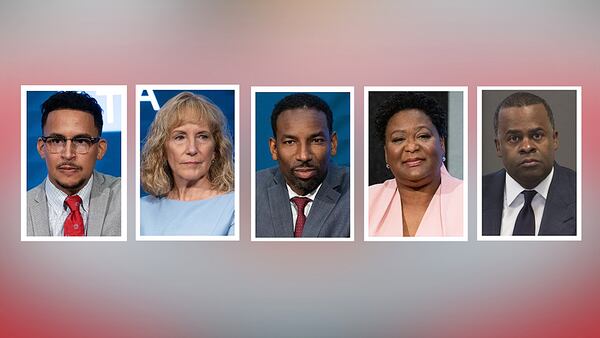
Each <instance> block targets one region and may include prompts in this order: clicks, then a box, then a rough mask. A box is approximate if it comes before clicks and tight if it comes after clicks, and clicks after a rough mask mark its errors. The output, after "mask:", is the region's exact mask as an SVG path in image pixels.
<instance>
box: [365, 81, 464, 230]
mask: <svg viewBox="0 0 600 338" xmlns="http://www.w3.org/2000/svg"><path fill="white" fill-rule="evenodd" d="M376 114H377V115H376V117H375V128H376V131H377V134H378V137H379V139H380V140H381V142H382V143H383V144H384V153H385V161H386V167H387V168H388V169H389V170H390V171H391V172H392V174H393V175H394V178H393V179H390V180H387V181H385V182H383V183H382V184H376V185H373V186H370V187H369V235H370V236H405V237H407V236H410V237H414V236H462V235H463V183H462V181H461V180H459V179H457V178H454V177H452V176H450V174H449V173H448V171H447V170H446V168H445V166H444V160H445V156H444V155H445V153H446V136H447V131H446V129H447V128H446V112H445V111H444V110H443V109H442V108H441V107H440V105H439V104H438V102H437V101H436V100H435V99H433V98H432V97H430V96H427V95H425V94H421V93H412V92H402V93H398V94H395V95H393V96H391V97H390V98H389V99H388V100H387V101H385V102H384V103H383V104H382V105H381V106H380V107H379V109H378V110H377V113H376Z"/></svg>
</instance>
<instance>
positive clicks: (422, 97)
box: [375, 92, 448, 144]
mask: <svg viewBox="0 0 600 338" xmlns="http://www.w3.org/2000/svg"><path fill="white" fill-rule="evenodd" d="M406 109H417V110H420V111H422V112H423V113H425V115H427V116H429V119H430V120H431V123H433V125H434V126H435V129H437V132H438V134H439V135H440V137H441V138H443V139H446V136H447V135H448V131H447V128H448V127H447V122H446V116H447V113H446V111H445V110H444V109H443V108H442V107H441V106H440V104H439V103H438V101H437V100H435V99H434V98H432V97H431V96H429V95H427V94H424V93H415V92H399V93H396V94H394V95H392V96H390V97H389V98H388V99H387V100H385V101H384V102H383V103H382V104H381V105H380V106H379V107H377V110H376V111H375V114H376V115H375V132H376V136H377V138H378V139H379V141H381V143H382V144H385V130H386V128H387V125H388V122H389V121H390V119H391V118H392V116H394V115H395V114H396V113H397V112H399V111H401V110H406Z"/></svg>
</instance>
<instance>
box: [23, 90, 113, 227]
mask: <svg viewBox="0 0 600 338" xmlns="http://www.w3.org/2000/svg"><path fill="white" fill-rule="evenodd" d="M102 124H103V122H102V108H101V107H100V105H99V104H98V102H97V101H96V100H95V99H94V98H92V97H90V96H89V95H88V94H87V93H85V92H81V93H78V92H72V91H69V92H58V93H56V94H54V95H52V96H50V97H49V98H48V100H46V101H45V102H44V103H43V104H42V132H43V136H41V137H40V138H39V139H38V141H37V150H38V153H39V154H40V156H41V157H42V158H43V159H44V160H45V161H46V167H47V169H48V177H47V178H46V179H45V180H44V181H43V182H42V183H41V184H40V185H38V186H37V187H35V188H33V189H31V190H29V191H28V192H27V236H120V235H121V179H120V178H116V177H113V176H109V175H105V174H101V173H99V172H97V171H95V170H94V167H95V165H96V160H101V159H102V157H103V156H104V154H105V153H106V148H107V143H106V140H104V139H102V138H101V134H102Z"/></svg>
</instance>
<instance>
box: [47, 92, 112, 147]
mask: <svg viewBox="0 0 600 338" xmlns="http://www.w3.org/2000/svg"><path fill="white" fill-rule="evenodd" d="M59 109H73V110H79V111H83V112H86V113H90V114H91V115H92V116H93V117H94V126H95V127H96V129H98V136H100V135H102V125H103V122H102V107H100V105H99V104H98V101H96V99H95V98H93V97H91V96H90V95H89V94H88V93H86V92H75V91H65V92H58V93H56V94H53V95H52V96H50V97H49V98H48V99H47V100H46V101H44V103H42V130H43V129H44V126H45V125H46V121H47V120H48V114H50V113H51V112H53V111H55V110H59Z"/></svg>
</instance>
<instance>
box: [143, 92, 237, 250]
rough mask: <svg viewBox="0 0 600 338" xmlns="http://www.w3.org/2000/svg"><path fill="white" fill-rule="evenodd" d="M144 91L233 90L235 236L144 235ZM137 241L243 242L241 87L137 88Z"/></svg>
mask: <svg viewBox="0 0 600 338" xmlns="http://www.w3.org/2000/svg"><path fill="white" fill-rule="evenodd" d="M144 90H178V91H186V90H233V91H234V100H235V105H234V119H235V121H234V122H235V123H234V139H235V140H234V143H235V145H234V147H235V150H234V154H235V161H234V166H235V226H234V234H233V235H232V236H185V235H182V236H142V235H141V234H140V160H141V157H140V135H141V133H140V101H139V98H140V96H141V93H142V91H144ZM135 130H136V137H135V240H136V241H239V240H240V213H241V209H240V189H241V186H240V161H241V154H240V86H239V85H223V84H215V85H186V84H181V85H177V84H156V85H152V84H140V85H136V86H135Z"/></svg>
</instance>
